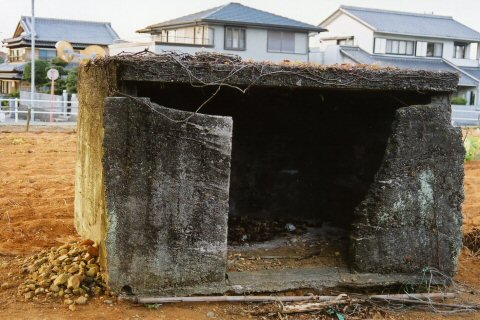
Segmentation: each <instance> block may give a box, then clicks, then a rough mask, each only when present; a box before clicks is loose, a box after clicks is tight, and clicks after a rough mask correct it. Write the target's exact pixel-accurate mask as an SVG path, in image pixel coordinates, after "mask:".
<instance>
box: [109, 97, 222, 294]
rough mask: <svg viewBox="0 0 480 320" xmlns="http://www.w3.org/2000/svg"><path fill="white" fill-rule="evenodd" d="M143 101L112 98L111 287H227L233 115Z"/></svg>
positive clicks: (137, 289)
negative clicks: (165, 106)
mask: <svg viewBox="0 0 480 320" xmlns="http://www.w3.org/2000/svg"><path fill="white" fill-rule="evenodd" d="M142 101H143V102H139V101H134V100H131V99H128V98H108V99H107V100H106V103H105V109H104V115H105V118H104V130H105V138H104V141H103V147H104V150H105V153H104V160H103V163H104V166H103V168H104V171H103V172H104V181H105V187H106V199H107V216H108V224H107V229H106V234H105V242H106V249H107V255H108V268H109V281H108V284H109V286H110V289H111V290H113V291H114V292H117V293H118V292H120V291H121V290H122V288H124V287H126V286H128V288H129V289H128V291H130V290H131V291H132V292H133V293H136V294H145V293H148V292H153V293H163V294H178V293H179V292H186V291H187V290H186V288H187V287H198V286H201V285H202V284H208V286H210V287H212V286H215V285H218V286H220V287H221V286H224V285H225V273H226V262H227V218H228V198H229V196H228V194H229V180H230V153H231V146H232V143H231V137H232V119H231V118H229V117H219V116H208V115H203V114H197V115H195V116H193V117H191V118H190V120H189V121H188V122H175V121H172V120H171V119H177V120H180V119H186V118H187V117H189V116H190V115H191V114H190V113H187V112H183V111H178V110H172V109H167V108H163V107H160V106H158V105H155V104H150V105H147V104H149V103H150V102H149V101H148V99H144V100H142ZM212 290H213V289H212ZM187 293H188V292H187Z"/></svg>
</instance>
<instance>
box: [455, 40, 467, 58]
mask: <svg viewBox="0 0 480 320" xmlns="http://www.w3.org/2000/svg"><path fill="white" fill-rule="evenodd" d="M466 49H467V44H466V43H463V42H455V48H454V50H453V57H454V58H456V59H465V52H466V51H467V50H466Z"/></svg>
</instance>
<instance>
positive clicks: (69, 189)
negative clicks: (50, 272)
mask: <svg viewBox="0 0 480 320" xmlns="http://www.w3.org/2000/svg"><path fill="white" fill-rule="evenodd" d="M23 130H24V128H21V127H0V284H3V286H2V288H1V289H0V319H70V318H75V319H267V318H271V317H268V316H256V315H253V314H251V313H250V312H251V311H252V310H255V308H256V306H258V305H251V304H226V303H201V304H184V303H182V304H171V305H163V306H160V307H158V308H157V307H155V308H146V307H144V306H135V305H131V304H128V303H125V302H117V301H116V300H115V299H114V298H111V297H99V298H94V299H91V300H90V301H89V302H88V304H87V305H85V306H78V307H77V310H76V311H70V310H69V309H68V308H67V307H66V306H65V305H63V304H62V300H60V299H59V300H44V298H43V297H42V298H39V299H36V300H35V299H34V300H33V301H29V302H26V301H24V299H23V297H17V295H16V292H17V290H16V287H17V286H18V284H20V282H21V281H22V279H23V277H24V275H22V274H21V271H20V267H19V266H20V264H21V263H22V261H23V259H24V258H25V257H26V256H28V255H31V254H33V253H35V252H38V251H39V250H41V249H44V248H49V247H52V246H58V245H61V244H63V243H66V242H71V241H75V240H78V239H79V237H78V235H77V234H76V231H75V229H74V227H73V199H74V170H75V141H76V133H75V131H74V129H72V128H52V127H48V128H45V127H43V128H38V127H37V128H33V130H32V131H31V132H30V133H25V132H23ZM465 191H466V202H465V205H464V211H465V231H468V230H471V228H473V227H474V226H480V161H474V162H469V163H467V165H466V179H465ZM455 280H456V281H458V282H460V283H464V284H466V285H468V286H470V287H472V292H473V291H475V289H478V290H480V258H473V257H471V256H470V255H469V254H468V253H467V252H466V251H465V252H463V253H462V255H461V258H460V267H459V273H458V275H457V276H456V278H455ZM105 300H110V301H111V302H113V303H106V302H105ZM466 300H471V301H474V302H477V303H479V302H480V300H479V298H478V296H477V294H468V293H465V294H463V295H462V301H466ZM453 302H455V301H453ZM444 317H445V316H443V315H438V314H434V313H431V312H402V313H393V312H388V313H380V312H378V313H376V312H374V313H373V314H371V315H370V318H373V319H443V318H444ZM274 318H275V319H280V317H276V316H275V317H274ZM466 318H468V319H480V314H479V313H476V314H460V315H450V316H448V319H466ZM282 319H319V316H318V315H308V314H307V315H303V316H298V317H292V316H289V317H286V316H283V318H282Z"/></svg>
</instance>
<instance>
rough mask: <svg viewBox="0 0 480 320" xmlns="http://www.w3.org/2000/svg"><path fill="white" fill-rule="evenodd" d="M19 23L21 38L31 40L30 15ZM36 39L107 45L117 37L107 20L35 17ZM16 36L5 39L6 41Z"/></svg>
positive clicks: (22, 18)
mask: <svg viewBox="0 0 480 320" xmlns="http://www.w3.org/2000/svg"><path fill="white" fill-rule="evenodd" d="M20 24H21V25H22V27H23V29H24V30H25V34H23V35H22V36H21V38H23V39H25V40H31V17H25V16H23V17H21V20H20ZM35 33H36V35H37V36H36V38H35V39H36V41H39V42H57V41H60V40H66V41H69V42H71V43H82V44H99V45H109V44H112V43H113V42H114V41H115V40H117V39H119V36H118V34H117V33H116V32H115V30H113V28H112V26H111V25H110V23H109V22H92V21H79V20H66V19H52V18H35ZM13 40H18V37H17V38H13V39H5V40H4V42H6V43H8V42H11V41H13Z"/></svg>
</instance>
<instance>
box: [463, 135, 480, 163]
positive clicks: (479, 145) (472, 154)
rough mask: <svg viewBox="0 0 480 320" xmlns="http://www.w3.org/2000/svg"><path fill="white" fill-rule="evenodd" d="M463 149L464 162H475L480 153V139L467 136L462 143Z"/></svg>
mask: <svg viewBox="0 0 480 320" xmlns="http://www.w3.org/2000/svg"><path fill="white" fill-rule="evenodd" d="M463 145H464V147H465V151H466V153H465V160H466V161H470V160H475V159H477V156H478V155H479V151H480V137H475V136H467V137H466V138H465V140H464V142H463Z"/></svg>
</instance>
